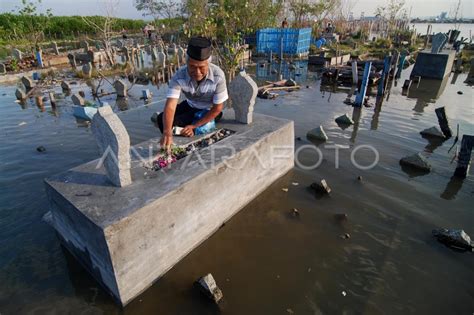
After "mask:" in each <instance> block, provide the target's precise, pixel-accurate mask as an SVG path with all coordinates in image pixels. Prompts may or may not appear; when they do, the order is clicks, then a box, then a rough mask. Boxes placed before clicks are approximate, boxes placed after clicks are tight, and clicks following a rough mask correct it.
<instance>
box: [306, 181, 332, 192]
mask: <svg viewBox="0 0 474 315" xmlns="http://www.w3.org/2000/svg"><path fill="white" fill-rule="evenodd" d="M310 187H311V188H312V189H314V190H315V191H316V192H317V193H322V194H329V193H330V192H331V188H329V186H328V184H327V183H326V180H325V179H322V180H321V181H320V182H319V183H317V182H314V183H312V184H311V186H310Z"/></svg>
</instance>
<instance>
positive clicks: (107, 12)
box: [82, 0, 120, 65]
mask: <svg viewBox="0 0 474 315" xmlns="http://www.w3.org/2000/svg"><path fill="white" fill-rule="evenodd" d="M119 3H120V0H105V1H104V2H103V10H104V15H103V17H102V18H94V17H87V16H82V20H83V21H84V23H86V24H87V25H88V26H90V27H91V28H92V29H94V30H95V32H96V33H97V34H98V35H99V38H100V39H101V40H102V43H103V45H104V50H105V53H106V55H107V59H108V61H109V63H110V64H111V65H114V64H115V58H114V56H113V53H112V51H111V49H110V47H111V45H110V41H111V39H112V38H113V37H114V36H117V35H118V34H119V33H118V32H116V31H114V30H113V25H114V23H115V21H116V9H117V7H118V6H119Z"/></svg>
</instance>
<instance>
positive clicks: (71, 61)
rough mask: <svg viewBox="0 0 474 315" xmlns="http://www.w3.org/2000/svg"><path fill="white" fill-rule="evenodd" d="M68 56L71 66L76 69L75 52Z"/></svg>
mask: <svg viewBox="0 0 474 315" xmlns="http://www.w3.org/2000/svg"><path fill="white" fill-rule="evenodd" d="M67 58H68V59H69V64H70V65H71V67H72V68H73V69H75V68H76V67H77V63H76V56H74V55H73V54H68V55H67Z"/></svg>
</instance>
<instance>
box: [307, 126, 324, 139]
mask: <svg viewBox="0 0 474 315" xmlns="http://www.w3.org/2000/svg"><path fill="white" fill-rule="evenodd" d="M306 137H307V138H308V139H315V140H320V141H326V140H328V139H329V138H328V136H327V135H326V132H325V131H324V129H323V126H319V127H317V128H314V129H312V130H310V131H308V133H307V134H306Z"/></svg>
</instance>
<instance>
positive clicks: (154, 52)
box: [151, 47, 158, 61]
mask: <svg viewBox="0 0 474 315" xmlns="http://www.w3.org/2000/svg"><path fill="white" fill-rule="evenodd" d="M151 59H152V60H153V61H156V60H157V59H158V51H157V49H156V47H153V48H152V49H151Z"/></svg>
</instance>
